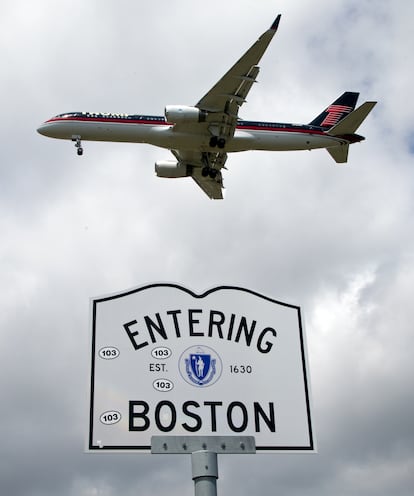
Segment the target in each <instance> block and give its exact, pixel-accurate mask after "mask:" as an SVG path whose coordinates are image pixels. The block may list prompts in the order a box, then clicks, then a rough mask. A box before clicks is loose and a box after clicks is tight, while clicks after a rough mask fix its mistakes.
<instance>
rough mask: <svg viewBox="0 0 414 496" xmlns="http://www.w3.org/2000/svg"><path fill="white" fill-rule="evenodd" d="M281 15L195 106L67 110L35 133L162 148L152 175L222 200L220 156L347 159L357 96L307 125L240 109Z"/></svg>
mask: <svg viewBox="0 0 414 496" xmlns="http://www.w3.org/2000/svg"><path fill="white" fill-rule="evenodd" d="M280 18H281V15H280V14H279V15H278V16H277V17H276V19H275V20H274V22H273V24H272V25H271V26H270V28H269V29H268V30H267V31H265V32H264V33H263V34H262V36H260V37H259V39H258V40H257V41H256V42H255V43H254V44H253V45H252V46H251V47H250V48H249V49H248V50H247V52H246V53H245V54H244V55H243V56H242V57H241V58H240V59H239V60H238V61H237V62H236V63H235V64H234V65H233V67H232V68H231V69H230V70H229V71H228V72H227V73H226V74H225V75H224V76H223V77H222V78H221V79H220V80H219V81H218V82H217V83H216V84H215V85H214V86H213V87H212V88H211V89H210V91H208V92H207V93H206V94H205V95H204V96H203V97H202V98H201V100H200V101H199V102H198V103H197V104H196V105H195V106H187V105H167V106H166V107H165V111H164V116H150V115H142V114H124V113H110V112H109V113H100V112H68V113H64V114H59V115H56V116H55V117H52V118H51V119H49V120H47V121H46V122H44V123H43V124H42V125H41V126H40V127H39V128H38V129H37V131H38V132H39V133H40V134H42V135H44V136H48V137H51V138H59V139H66V140H72V141H73V142H74V143H75V147H76V149H77V154H78V155H82V154H83V146H82V141H111V142H128V143H147V144H150V145H154V146H158V147H161V148H167V149H169V150H170V151H171V152H172V154H173V155H174V157H175V160H160V161H157V162H156V163H155V172H156V175H157V176H158V177H165V178H182V177H192V178H193V179H194V181H195V182H196V183H197V184H198V185H199V186H200V187H201V189H202V190H203V191H204V192H205V193H206V194H207V195H208V196H209V198H211V199H222V198H223V189H224V186H223V176H222V169H225V163H226V160H227V154H228V153H232V152H240V151H247V150H267V151H281V150H313V149H317V148H326V149H327V151H328V152H329V153H330V155H331V156H332V158H333V159H334V160H335V162H337V163H345V162H347V159H348V149H349V145H350V144H352V143H357V142H360V141H362V140H364V139H365V138H364V137H363V136H360V135H359V134H356V133H355V132H356V130H357V129H358V127H359V126H360V125H361V124H362V122H363V121H364V119H365V118H366V117H367V116H368V114H369V113H370V112H371V110H372V109H373V108H374V106H375V105H376V103H377V102H373V101H368V102H365V103H363V104H362V105H361V106H360V107H358V108H357V109H355V106H356V103H357V100H358V96H359V93H355V92H350V91H347V92H345V93H343V94H342V95H341V96H340V97H339V98H338V99H337V100H335V101H334V102H333V103H332V104H331V105H329V106H328V107H327V108H326V109H325V110H324V111H323V112H322V113H321V114H320V115H318V116H317V117H316V118H315V119H313V120H312V121H311V122H310V123H309V124H300V125H298V124H289V123H275V122H261V121H248V120H242V119H240V118H239V116H238V113H239V109H240V107H241V106H242V105H243V103H245V102H246V97H247V94H248V93H249V91H250V88H251V87H252V86H253V84H254V83H256V82H257V79H256V78H257V76H258V74H259V66H258V64H259V62H260V60H261V58H262V56H263V54H264V52H265V50H266V49H267V47H268V46H269V44H270V42H271V40H272V38H273V36H274V35H275V33H276V31H277V29H278V26H279V22H280Z"/></svg>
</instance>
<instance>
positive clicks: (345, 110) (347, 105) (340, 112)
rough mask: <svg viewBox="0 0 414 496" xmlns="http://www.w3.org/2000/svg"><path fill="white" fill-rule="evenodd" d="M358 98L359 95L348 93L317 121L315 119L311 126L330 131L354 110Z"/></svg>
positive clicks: (320, 115)
mask: <svg viewBox="0 0 414 496" xmlns="http://www.w3.org/2000/svg"><path fill="white" fill-rule="evenodd" d="M358 97H359V93H353V92H351V91H346V92H345V93H344V94H343V95H341V96H340V97H339V98H338V99H337V100H335V101H334V102H333V103H332V104H331V105H329V107H327V108H326V109H325V110H324V111H323V112H322V113H321V114H319V115H318V117H316V119H313V121H312V122H310V123H309V125H310V126H318V127H323V128H325V129H330V128H331V127H332V126H335V125H336V124H338V122H340V121H341V120H342V119H343V118H344V117H346V116H347V115H348V114H350V113H351V112H352V111H353V110H354V108H355V105H356V103H357V100H358Z"/></svg>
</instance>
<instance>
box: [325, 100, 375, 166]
mask: <svg viewBox="0 0 414 496" xmlns="http://www.w3.org/2000/svg"><path fill="white" fill-rule="evenodd" d="M376 104H377V102H365V103H363V104H362V105H361V106H360V107H358V108H357V109H356V110H354V111H353V112H351V113H350V114H348V115H346V116H345V117H344V118H343V119H342V120H341V121H340V122H338V124H335V125H334V126H332V127H331V128H330V129H329V132H328V134H330V135H331V136H336V137H337V138H342V139H343V140H345V141H344V143H343V144H341V145H339V146H334V147H332V148H327V151H328V152H329V153H330V155H331V156H332V158H333V159H334V160H335V162H336V163H338V164H344V163H346V161H347V160H348V149H349V145H350V144H351V143H358V142H359V141H363V140H364V139H365V138H364V137H363V136H360V135H359V134H355V131H356V130H357V129H358V128H359V126H360V125H361V124H362V123H363V122H364V120H365V119H366V117H367V116H368V114H369V113H370V112H371V110H372V109H373V108H374V107H375V105H376ZM347 142H348V143H347Z"/></svg>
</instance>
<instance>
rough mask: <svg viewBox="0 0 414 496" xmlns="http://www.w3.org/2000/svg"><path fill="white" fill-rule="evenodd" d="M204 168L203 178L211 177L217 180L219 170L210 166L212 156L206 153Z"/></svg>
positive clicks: (204, 154)
mask: <svg viewBox="0 0 414 496" xmlns="http://www.w3.org/2000/svg"><path fill="white" fill-rule="evenodd" d="M203 164H204V166H203V168H202V169H201V175H202V176H203V177H211V179H215V178H216V177H217V174H218V173H219V171H218V169H214V168H213V167H211V165H210V154H209V153H206V152H204V153H203Z"/></svg>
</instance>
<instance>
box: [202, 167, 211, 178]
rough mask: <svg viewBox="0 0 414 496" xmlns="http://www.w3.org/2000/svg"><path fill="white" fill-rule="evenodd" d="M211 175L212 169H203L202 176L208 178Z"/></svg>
mask: <svg viewBox="0 0 414 496" xmlns="http://www.w3.org/2000/svg"><path fill="white" fill-rule="evenodd" d="M209 173H210V168H209V167H203V168H202V169H201V175H202V176H203V177H208V175H209Z"/></svg>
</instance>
